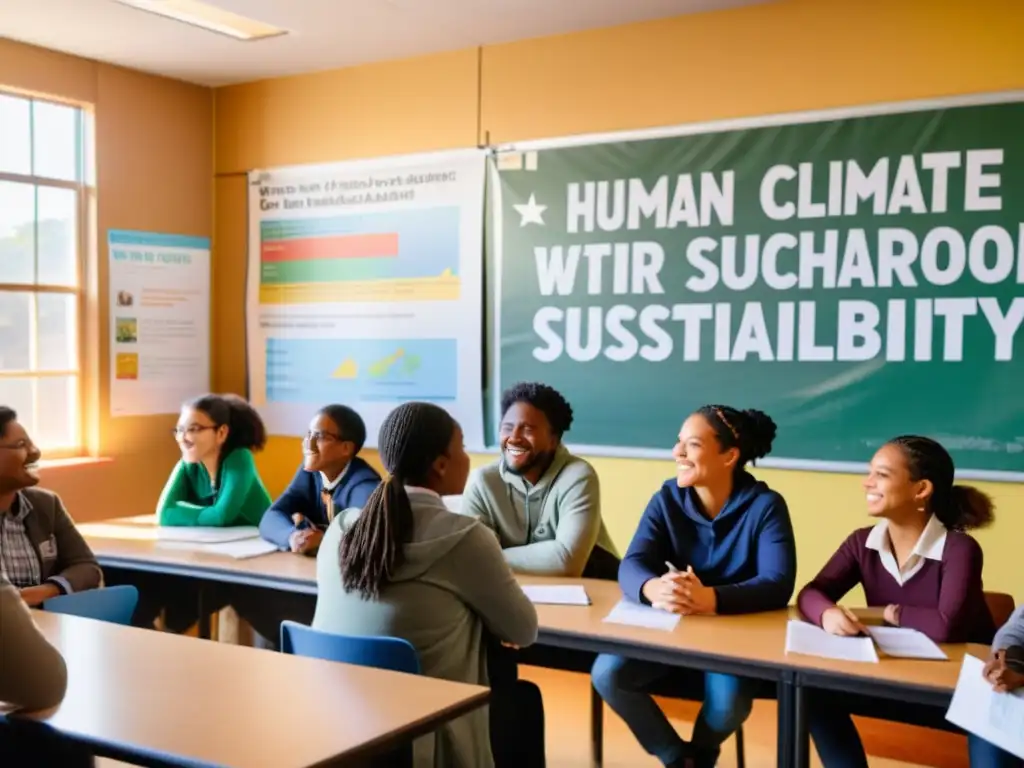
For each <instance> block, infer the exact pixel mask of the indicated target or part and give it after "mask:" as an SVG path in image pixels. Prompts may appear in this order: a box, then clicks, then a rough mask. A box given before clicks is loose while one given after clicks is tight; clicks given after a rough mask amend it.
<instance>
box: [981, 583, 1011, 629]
mask: <svg viewBox="0 0 1024 768" xmlns="http://www.w3.org/2000/svg"><path fill="white" fill-rule="evenodd" d="M985 604H986V605H987V606H988V612H989V613H991V614H992V621H994V622H995V624H996V629H999V627H1001V626H1003V624H1005V623H1006V622H1008V621H1009V620H1010V616H1011V615H1012V614H1013V611H1014V608H1016V606H1015V605H1014V602H1013V595H1008V594H1006V593H1005V592H986V593H985Z"/></svg>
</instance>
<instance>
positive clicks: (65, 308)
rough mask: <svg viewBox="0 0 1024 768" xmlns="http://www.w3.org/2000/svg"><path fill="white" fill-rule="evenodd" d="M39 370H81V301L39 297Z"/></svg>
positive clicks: (59, 296)
mask: <svg viewBox="0 0 1024 768" xmlns="http://www.w3.org/2000/svg"><path fill="white" fill-rule="evenodd" d="M36 311H37V312H38V319H39V324H38V326H37V328H38V334H39V335H38V339H39V370H42V371H75V370H78V298H77V297H76V296H74V295H73V294H67V293H37V294H36Z"/></svg>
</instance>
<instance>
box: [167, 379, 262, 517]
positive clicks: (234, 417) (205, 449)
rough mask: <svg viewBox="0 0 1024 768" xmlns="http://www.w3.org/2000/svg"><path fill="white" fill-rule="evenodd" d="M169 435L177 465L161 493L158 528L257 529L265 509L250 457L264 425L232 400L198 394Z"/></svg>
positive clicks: (244, 405)
mask: <svg viewBox="0 0 1024 768" xmlns="http://www.w3.org/2000/svg"><path fill="white" fill-rule="evenodd" d="M174 436H175V438H177V440H178V446H179V448H180V449H181V461H179V462H178V463H177V464H176V465H175V467H174V469H173V471H172V472H171V476H170V477H169V478H168V480H167V485H165V486H164V490H163V493H161V494H160V501H159V502H157V516H158V517H159V520H160V525H188V526H193V525H198V526H206V525H209V526H232V525H259V523H260V519H261V518H262V517H263V513H264V512H265V511H266V509H267V507H268V506H270V494H268V493H267V489H266V488H265V487H264V485H263V481H262V480H261V479H260V476H259V473H258V472H257V471H256V462H255V460H254V459H253V452H254V451H258V450H260V449H262V448H263V446H264V444H265V443H266V441H267V433H266V429H265V428H264V426H263V422H262V420H261V419H260V417H259V414H258V413H256V411H255V409H253V407H252V406H251V405H249V403H247V402H246V401H245V400H243V399H242V398H240V397H238V396H237V395H203V396H202V397H200V398H197V399H196V400H193V401H192V402H191V403H186V404H185V405H184V406H182V409H181V415H180V416H179V417H178V426H177V427H175V428H174Z"/></svg>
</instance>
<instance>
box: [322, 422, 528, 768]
mask: <svg viewBox="0 0 1024 768" xmlns="http://www.w3.org/2000/svg"><path fill="white" fill-rule="evenodd" d="M378 449H379V451H380V457H381V461H382V462H383V464H384V468H385V469H386V470H387V472H388V477H387V479H386V480H384V481H383V482H382V483H381V484H380V485H379V486H377V489H376V490H375V491H374V492H373V495H371V496H370V499H369V501H368V502H367V503H366V506H365V507H363V509H362V510H347V511H346V512H344V513H343V514H341V515H338V517H336V518H335V520H334V522H333V523H332V524H331V525H330V527H329V528H328V529H327V532H326V533H325V535H324V539H323V542H322V544H321V545H320V551H319V554H318V556H317V587H318V596H317V604H316V614H315V616H314V618H313V627H314V628H316V629H320V630H324V631H327V632H336V633H341V634H352V635H386V636H392V637H401V638H404V639H406V640H408V641H409V642H410V643H412V645H413V646H414V647H415V648H416V650H417V652H418V653H419V658H420V665H421V667H422V670H423V673H424V674H426V675H430V676H431V677H438V678H443V679H446V680H455V681H459V682H465V683H474V684H478V685H487V683H488V679H487V652H486V642H485V638H486V637H487V636H488V635H490V636H493V637H494V638H497V639H498V640H500V641H502V642H506V643H511V644H514V645H517V646H526V645H530V644H531V643H533V642H534V640H536V638H537V613H536V610H535V609H534V607H533V604H532V603H531V602H530V601H529V599H528V598H527V597H526V595H525V594H524V593H523V591H522V589H520V587H519V585H518V584H517V583H516V580H515V577H514V576H513V575H512V571H511V570H510V568H509V566H508V565H507V564H506V562H505V559H504V558H503V557H502V554H501V548H500V546H499V544H498V540H497V539H496V538H495V536H494V534H493V533H491V531H490V530H488V529H487V528H486V527H484V526H483V525H482V524H481V523H479V522H478V521H476V520H474V519H471V518H468V517H465V516H463V515H457V514H453V513H452V512H449V511H448V509H447V508H446V507H445V505H444V502H443V501H442V499H441V497H442V496H447V495H456V494H460V493H462V491H463V488H464V487H465V484H466V479H467V477H468V475H469V457H468V456H467V455H466V451H465V448H464V447H463V444H462V429H461V428H460V427H459V425H458V423H456V421H455V420H454V419H453V418H452V417H451V416H450V415H449V414H448V413H447V412H446V411H445V410H443V409H442V408H439V407H437V406H436V405H430V404H428V403H406V404H404V405H401V406H399V407H398V408H396V409H395V410H394V411H392V412H391V413H390V414H389V415H388V417H387V418H386V419H385V420H384V423H383V424H382V425H381V428H380V436H379V440H378ZM429 741H430V740H429V739H426V740H421V741H420V743H417V744H416V746H415V758H416V759H415V763H416V766H417V768H419V767H420V766H437V768H441V767H442V766H443V767H445V768H447V766H460V767H461V766H465V767H466V768H489V766H493V765H494V758H493V756H492V754H491V747H490V741H489V728H488V715H487V711H486V710H484V709H480V710H476V711H474V712H472V713H470V714H468V715H465V716H463V717H461V718H459V719H457V720H455V721H453V722H451V723H449V724H448V725H446V726H444V727H443V728H442V729H441V730H440V731H438V732H437V734H436V737H435V739H434V744H433V747H432V748H431V747H430V744H429Z"/></svg>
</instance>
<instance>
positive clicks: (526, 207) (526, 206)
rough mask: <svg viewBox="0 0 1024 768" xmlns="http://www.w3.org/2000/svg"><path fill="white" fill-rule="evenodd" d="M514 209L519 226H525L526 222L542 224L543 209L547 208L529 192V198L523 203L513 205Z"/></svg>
mask: <svg viewBox="0 0 1024 768" xmlns="http://www.w3.org/2000/svg"><path fill="white" fill-rule="evenodd" d="M512 207H513V208H515V209H516V213H518V214H519V217H520V218H519V226H520V227H525V226H526V225H527V224H540V225H541V226H544V215H543V214H544V211H546V210H547V209H548V207H547V206H546V205H541V204H540V203H538V202H537V198H536V196H535V195H534V194H533V193H532V192H531V193H530V199H529V200H527V201H526V202H525V203H522V204H518V205H513V206H512Z"/></svg>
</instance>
